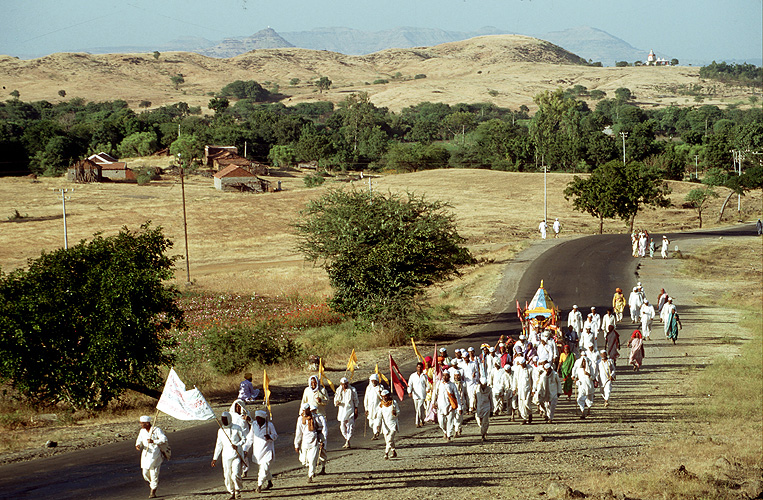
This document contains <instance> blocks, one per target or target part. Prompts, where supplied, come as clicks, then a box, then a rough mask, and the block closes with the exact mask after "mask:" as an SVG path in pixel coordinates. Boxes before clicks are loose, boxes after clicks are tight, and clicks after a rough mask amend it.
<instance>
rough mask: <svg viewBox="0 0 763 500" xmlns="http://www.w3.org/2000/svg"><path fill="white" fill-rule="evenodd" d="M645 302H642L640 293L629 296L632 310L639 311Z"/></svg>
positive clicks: (629, 304) (632, 293)
mask: <svg viewBox="0 0 763 500" xmlns="http://www.w3.org/2000/svg"><path fill="white" fill-rule="evenodd" d="M642 303H643V301H642V300H641V294H639V293H638V292H631V294H630V295H629V296H628V306H630V307H631V308H635V309H638V308H640V307H641V304H642Z"/></svg>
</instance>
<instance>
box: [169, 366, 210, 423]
mask: <svg viewBox="0 0 763 500" xmlns="http://www.w3.org/2000/svg"><path fill="white" fill-rule="evenodd" d="M156 409H157V410H159V411H163V412H164V413H166V414H167V415H169V416H171V417H175V418H176V419H178V420H211V419H213V418H215V412H214V410H212V407H211V406H209V403H207V400H206V399H204V396H203V395H202V394H201V391H199V390H198V389H197V388H195V387H194V388H193V389H191V390H190V391H186V390H185V384H184V383H183V381H182V380H180V377H178V375H177V373H175V369H174V368H170V373H169V375H168V376H167V382H165V383H164V390H163V391H162V396H161V397H160V398H159V402H158V403H157V404H156Z"/></svg>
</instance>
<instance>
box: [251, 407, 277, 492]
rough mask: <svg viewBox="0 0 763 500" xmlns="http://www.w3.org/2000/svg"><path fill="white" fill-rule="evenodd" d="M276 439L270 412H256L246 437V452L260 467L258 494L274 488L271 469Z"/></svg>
mask: <svg viewBox="0 0 763 500" xmlns="http://www.w3.org/2000/svg"><path fill="white" fill-rule="evenodd" d="M276 439H278V433H277V432H276V428H275V426H273V422H270V421H269V420H268V412H266V411H265V410H257V411H255V412H254V422H252V428H251V429H250V430H249V434H248V435H247V436H246V442H245V443H244V450H245V451H247V452H250V453H251V456H252V457H253V458H254V462H255V463H256V464H258V465H259V467H260V471H259V474H258V475H257V490H256V491H257V493H260V492H262V490H269V489H270V488H272V487H273V475H272V474H271V473H270V467H271V465H272V464H273V458H274V457H275V446H274V441H275V440H276ZM265 481H267V484H265Z"/></svg>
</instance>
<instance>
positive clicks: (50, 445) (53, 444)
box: [45, 440, 58, 448]
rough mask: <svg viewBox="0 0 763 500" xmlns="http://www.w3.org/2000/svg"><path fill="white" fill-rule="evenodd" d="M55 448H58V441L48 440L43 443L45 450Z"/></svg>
mask: <svg viewBox="0 0 763 500" xmlns="http://www.w3.org/2000/svg"><path fill="white" fill-rule="evenodd" d="M56 446H58V441H50V440H48V441H46V442H45V447H46V448H55V447H56Z"/></svg>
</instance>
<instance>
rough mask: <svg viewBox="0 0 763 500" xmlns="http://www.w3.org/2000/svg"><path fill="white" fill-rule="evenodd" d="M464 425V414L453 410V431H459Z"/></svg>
mask: <svg viewBox="0 0 763 500" xmlns="http://www.w3.org/2000/svg"><path fill="white" fill-rule="evenodd" d="M463 426H464V414H463V413H458V412H454V414H453V432H454V433H456V434H458V433H460V432H461V428H462V427H463Z"/></svg>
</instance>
